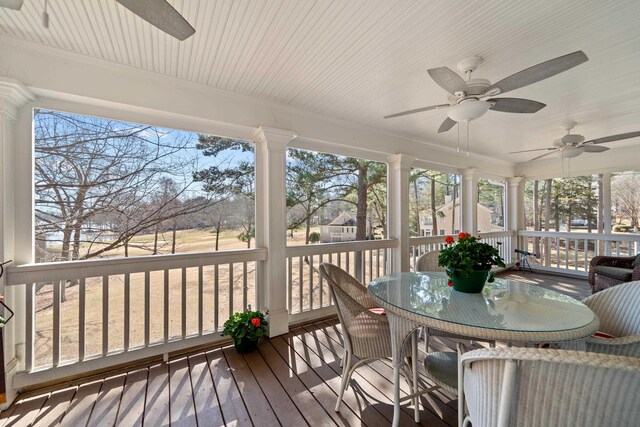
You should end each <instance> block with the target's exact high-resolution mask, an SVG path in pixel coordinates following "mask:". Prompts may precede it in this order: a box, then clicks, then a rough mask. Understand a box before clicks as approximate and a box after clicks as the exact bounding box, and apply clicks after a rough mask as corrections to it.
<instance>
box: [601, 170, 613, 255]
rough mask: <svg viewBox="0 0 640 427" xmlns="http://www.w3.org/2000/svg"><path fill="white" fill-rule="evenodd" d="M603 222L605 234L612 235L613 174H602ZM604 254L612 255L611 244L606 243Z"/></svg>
mask: <svg viewBox="0 0 640 427" xmlns="http://www.w3.org/2000/svg"><path fill="white" fill-rule="evenodd" d="M602 220H603V221H602V222H603V223H604V234H611V232H612V230H611V225H612V224H611V172H605V173H603V174H602ZM604 254H605V255H609V256H610V255H611V242H604Z"/></svg>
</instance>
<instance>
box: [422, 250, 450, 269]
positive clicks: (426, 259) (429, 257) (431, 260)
mask: <svg viewBox="0 0 640 427" xmlns="http://www.w3.org/2000/svg"><path fill="white" fill-rule="evenodd" d="M439 256H440V251H430V252H425V253H424V254H422V255H420V257H419V258H418V260H417V261H416V267H415V271H442V272H444V271H445V268H444V267H440V266H439V265H438V257H439Z"/></svg>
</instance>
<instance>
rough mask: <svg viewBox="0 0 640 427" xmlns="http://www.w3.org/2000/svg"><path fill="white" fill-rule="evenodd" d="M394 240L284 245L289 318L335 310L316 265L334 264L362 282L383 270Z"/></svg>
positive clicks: (295, 320) (301, 319)
mask: <svg viewBox="0 0 640 427" xmlns="http://www.w3.org/2000/svg"><path fill="white" fill-rule="evenodd" d="M397 244H398V242H397V241H396V240H367V241H363V242H344V243H329V244H321V245H306V246H289V247H287V299H288V310H289V313H290V321H291V322H301V321H306V320H311V319H313V318H320V317H322V316H324V315H329V314H333V313H335V308H334V307H333V301H332V300H331V296H330V295H331V294H330V292H329V286H328V285H327V284H326V283H325V281H324V280H323V278H322V276H321V275H320V271H319V270H318V266H319V265H320V263H322V262H329V263H332V264H335V265H337V266H339V267H341V268H342V269H344V270H345V271H348V272H349V273H350V274H352V275H353V276H354V277H357V278H358V279H360V280H362V281H363V282H365V283H368V282H370V281H372V280H373V279H375V278H377V277H378V276H382V275H384V274H386V273H387V271H388V270H387V269H388V262H387V261H388V260H389V259H390V258H389V257H390V255H389V249H390V248H394V247H396V246H397Z"/></svg>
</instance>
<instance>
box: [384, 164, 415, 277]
mask: <svg viewBox="0 0 640 427" xmlns="http://www.w3.org/2000/svg"><path fill="white" fill-rule="evenodd" d="M414 161H415V158H414V157H411V156H408V155H406V154H396V155H394V156H391V157H390V158H389V167H388V171H389V173H388V177H389V178H388V182H387V216H388V218H389V220H388V221H389V238H390V239H397V240H398V246H396V247H395V248H394V249H393V251H392V256H391V266H390V268H389V270H388V271H390V272H393V273H397V272H401V271H409V268H410V259H411V254H410V253H409V173H410V172H411V165H412V164H413V162H414Z"/></svg>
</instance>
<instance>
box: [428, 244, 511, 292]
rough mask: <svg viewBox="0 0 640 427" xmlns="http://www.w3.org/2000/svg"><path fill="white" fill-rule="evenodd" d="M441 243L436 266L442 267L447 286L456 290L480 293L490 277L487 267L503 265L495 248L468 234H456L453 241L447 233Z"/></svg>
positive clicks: (491, 280) (492, 278) (489, 269)
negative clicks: (442, 247)
mask: <svg viewBox="0 0 640 427" xmlns="http://www.w3.org/2000/svg"><path fill="white" fill-rule="evenodd" d="M444 242H445V243H446V247H445V248H444V249H442V251H440V256H439V257H438V265H440V266H441V267H445V269H446V272H447V275H448V276H449V285H453V288H454V289H455V290H457V291H460V292H468V293H477V292H482V288H483V287H484V284H485V283H486V282H487V281H488V282H493V280H494V276H493V273H492V272H491V267H492V266H494V265H496V266H498V267H504V266H505V264H504V260H503V259H502V257H501V256H500V252H499V251H498V248H496V247H494V246H491V245H490V244H488V243H484V242H482V241H481V239H480V238H479V237H475V236H472V235H471V234H469V233H464V232H463V233H460V234H459V235H458V241H457V242H456V241H455V239H454V238H453V236H447V237H445V239H444ZM500 244H501V243H500V242H498V245H500Z"/></svg>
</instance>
